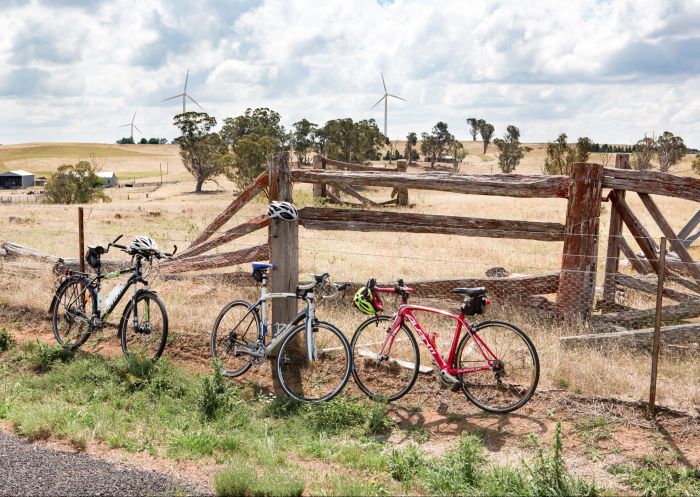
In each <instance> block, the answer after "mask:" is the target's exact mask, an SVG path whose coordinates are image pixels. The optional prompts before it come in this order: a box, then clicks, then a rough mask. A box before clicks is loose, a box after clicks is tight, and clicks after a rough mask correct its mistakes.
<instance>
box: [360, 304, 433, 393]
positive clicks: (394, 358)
mask: <svg viewBox="0 0 700 497" xmlns="http://www.w3.org/2000/svg"><path fill="white" fill-rule="evenodd" d="M393 322H394V318H392V317H389V316H377V317H374V318H370V319H368V320H367V321H365V322H364V323H362V324H361V325H360V326H359V327H358V328H357V330H356V331H355V334H354V335H353V337H352V347H351V348H352V357H353V367H352V375H353V378H354V379H355V383H357V386H358V387H360V390H362V391H363V392H364V393H365V394H366V395H367V396H368V397H370V398H371V399H373V400H379V401H392V400H397V399H399V398H401V397H403V396H404V395H406V393H407V392H408V391H409V390H410V389H411V388H412V387H413V384H414V383H415V382H416V378H417V377H418V369H419V367H420V357H419V355H418V344H417V343H416V340H415V338H414V337H413V334H412V333H411V332H410V331H409V330H408V328H406V326H404V325H401V327H400V328H399V330H398V332H397V334H396V337H395V338H394V343H393V344H392V346H391V351H390V353H389V354H387V355H386V357H383V356H380V355H379V353H380V352H381V351H382V346H383V345H384V341H385V339H386V336H387V333H388V331H389V329H391V325H392V323H393Z"/></svg>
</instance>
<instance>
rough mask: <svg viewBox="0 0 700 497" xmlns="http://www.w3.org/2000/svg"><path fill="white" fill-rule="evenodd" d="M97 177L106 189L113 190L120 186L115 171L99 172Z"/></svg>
mask: <svg viewBox="0 0 700 497" xmlns="http://www.w3.org/2000/svg"><path fill="white" fill-rule="evenodd" d="M97 177H98V178H100V179H101V180H102V181H103V182H104V184H105V187H106V188H111V187H113V186H117V185H118V184H119V178H117V175H116V174H114V171H102V172H99V173H97Z"/></svg>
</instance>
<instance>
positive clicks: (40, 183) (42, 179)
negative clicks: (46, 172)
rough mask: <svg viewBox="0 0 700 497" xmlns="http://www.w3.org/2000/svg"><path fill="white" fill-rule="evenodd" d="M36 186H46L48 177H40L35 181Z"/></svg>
mask: <svg viewBox="0 0 700 497" xmlns="http://www.w3.org/2000/svg"><path fill="white" fill-rule="evenodd" d="M34 186H46V176H39V177H38V178H37V179H36V180H35V181H34Z"/></svg>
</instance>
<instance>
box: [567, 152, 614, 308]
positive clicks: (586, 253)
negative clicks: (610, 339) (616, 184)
mask: <svg viewBox="0 0 700 497" xmlns="http://www.w3.org/2000/svg"><path fill="white" fill-rule="evenodd" d="M602 189H603V166H602V165H600V164H588V163H576V164H573V165H572V167H571V177H570V179H569V196H568V197H569V204H568V206H567V210H566V227H565V230H564V250H563V255H562V264H561V277H560V278H559V287H558V290H557V303H556V313H557V316H558V317H560V318H567V319H568V318H573V319H576V318H579V319H586V318H587V317H588V316H589V315H590V312H591V309H592V307H593V298H594V296H595V295H594V294H595V278H596V262H597V260H596V259H597V257H598V225H599V223H600V202H601V192H602Z"/></svg>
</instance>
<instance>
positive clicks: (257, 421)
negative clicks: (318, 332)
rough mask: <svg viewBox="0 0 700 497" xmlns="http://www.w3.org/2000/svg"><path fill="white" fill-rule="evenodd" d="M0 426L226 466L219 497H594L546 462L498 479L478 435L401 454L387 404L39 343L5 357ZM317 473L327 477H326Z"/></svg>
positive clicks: (78, 443) (506, 471)
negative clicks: (426, 496)
mask: <svg viewBox="0 0 700 497" xmlns="http://www.w3.org/2000/svg"><path fill="white" fill-rule="evenodd" d="M0 419H3V420H5V421H7V422H9V423H10V424H11V425H12V426H13V428H14V430H15V431H16V432H17V433H18V434H20V435H22V436H24V437H26V438H27V439H29V440H45V439H63V440H67V441H69V442H70V443H71V444H72V445H73V446H74V447H75V448H76V449H78V450H83V449H85V448H86V447H87V446H88V445H89V444H90V443H91V442H93V441H101V442H104V443H106V444H108V446H109V447H112V448H123V449H124V450H126V451H128V452H145V453H148V454H151V455H153V456H156V457H165V458H170V459H175V460H200V461H201V460H204V462H207V461H208V462H210V463H211V462H215V463H218V464H222V465H223V469H222V470H221V471H220V472H219V473H218V474H217V476H216V478H215V481H214V486H215V488H216V490H217V493H218V494H219V495H300V494H301V493H302V492H305V493H312V494H329V493H336V494H342V495H395V494H417V493H430V494H455V493H459V494H461V493H464V494H479V493H480V492H486V491H488V492H490V493H491V494H497V493H498V492H501V491H506V490H508V491H509V490H511V489H515V488H518V489H525V490H523V491H522V492H521V491H520V490H518V493H522V494H523V495H534V491H535V490H542V489H544V488H545V487H546V488H549V487H547V485H549V486H550V487H552V488H557V489H566V490H569V491H572V492H573V493H576V494H592V493H595V492H593V491H591V489H595V487H594V486H592V485H588V484H579V483H577V482H578V480H575V479H573V478H572V477H570V476H569V475H568V473H567V472H566V470H565V468H563V465H559V466H557V463H552V462H550V459H549V458H550V457H551V456H550V455H549V453H548V452H547V451H541V453H540V460H539V461H540V462H538V463H536V464H535V466H534V467H533V468H529V467H527V466H521V467H518V468H515V469H510V468H496V469H490V468H489V467H488V465H487V464H486V460H485V457H484V454H485V449H484V447H483V445H482V442H481V439H480V438H478V437H476V436H474V435H468V436H464V437H462V439H461V440H460V441H459V442H458V443H457V444H456V445H455V446H454V447H453V448H452V449H450V450H448V451H447V453H446V454H445V455H444V456H443V457H439V458H428V457H426V456H425V455H424V454H423V453H422V452H421V451H420V449H419V448H417V447H416V446H413V445H409V446H408V447H407V448H404V449H400V450H395V446H394V444H393V443H390V442H388V441H387V440H388V439H389V437H390V435H391V434H392V432H394V431H395V430H400V428H399V427H398V426H397V425H396V423H395V422H394V421H393V420H392V419H391V417H390V416H389V415H388V413H387V406H386V405H384V404H375V403H371V402H369V401H367V400H365V399H354V398H348V397H340V398H337V399H334V400H333V401H331V402H327V403H324V404H321V405H306V404H299V403H296V402H289V401H283V400H277V399H274V398H273V397H271V396H270V395H269V394H266V393H262V392H257V391H256V390H255V389H254V388H253V387H252V385H251V384H245V385H240V384H239V385H236V384H232V383H231V382H228V381H227V380H225V379H223V378H222V377H221V376H220V375H218V374H217V373H216V372H215V371H214V372H213V373H209V374H193V373H192V372H190V371H187V370H185V369H183V368H180V367H176V366H174V365H172V364H169V363H168V362H167V361H159V362H157V363H155V364H153V363H150V362H139V361H130V362H128V361H126V360H125V359H123V358H120V359H117V360H106V359H103V358H101V357H98V356H93V355H89V354H87V353H84V352H77V353H69V352H66V351H64V350H63V349H62V348H59V347H56V346H50V345H45V344H40V343H29V344H26V345H24V346H22V347H19V346H15V347H11V348H9V350H8V351H6V352H5V353H2V354H0ZM425 433H427V431H424V430H419V429H414V430H411V431H410V432H409V431H404V432H403V433H399V434H398V435H399V437H400V438H402V439H406V438H408V437H411V436H413V438H414V439H416V438H421V437H425V436H426V435H425ZM557 457H559V458H560V456H555V457H554V459H553V460H554V461H556V460H558V459H557ZM307 465H309V467H308V468H307V467H306V466H307ZM319 465H321V467H324V465H325V468H326V469H325V470H323V471H321V473H319V472H318V469H317V468H318V467H319ZM548 471H549V472H548ZM321 474H325V476H323V477H320V476H319V475H321ZM536 474H544V476H535V475H536ZM297 475H298V476H297ZM552 481H555V482H558V483H557V485H558V486H557V485H555V483H552ZM562 482H564V483H562ZM572 482H573V483H572ZM521 487H522V488H521ZM504 489H505V490H504ZM542 491H544V490H542ZM545 493H547V492H545ZM549 494H551V492H549ZM551 495H561V493H555V494H551Z"/></svg>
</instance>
